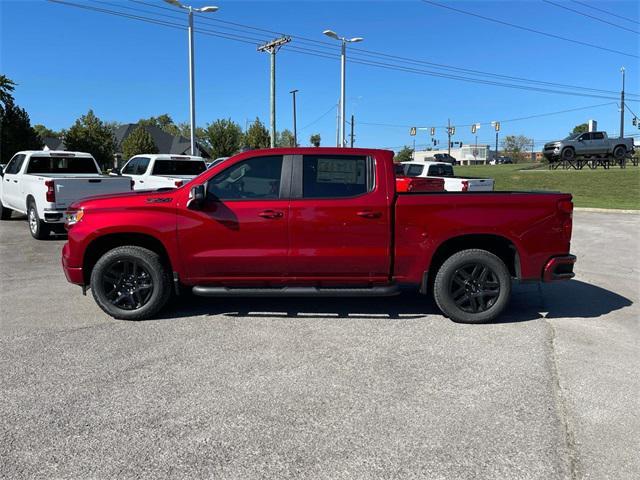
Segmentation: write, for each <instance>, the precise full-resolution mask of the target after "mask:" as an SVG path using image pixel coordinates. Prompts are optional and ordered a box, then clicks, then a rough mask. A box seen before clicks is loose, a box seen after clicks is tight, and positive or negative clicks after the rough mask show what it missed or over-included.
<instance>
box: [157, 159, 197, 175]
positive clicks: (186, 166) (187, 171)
mask: <svg viewBox="0 0 640 480" xmlns="http://www.w3.org/2000/svg"><path fill="white" fill-rule="evenodd" d="M206 169H207V164H206V163H204V161H199V160H156V163H155V165H154V166H153V172H151V174H152V175H169V176H171V175H200V174H201V173H202V172H204V171H205V170H206Z"/></svg>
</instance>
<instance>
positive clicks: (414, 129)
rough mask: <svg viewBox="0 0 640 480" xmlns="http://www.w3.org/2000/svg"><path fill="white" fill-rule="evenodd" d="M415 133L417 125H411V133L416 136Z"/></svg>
mask: <svg viewBox="0 0 640 480" xmlns="http://www.w3.org/2000/svg"><path fill="white" fill-rule="evenodd" d="M415 134H416V127H411V130H409V135H411V136H415Z"/></svg>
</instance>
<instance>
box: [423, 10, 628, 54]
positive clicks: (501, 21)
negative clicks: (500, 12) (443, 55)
mask: <svg viewBox="0 0 640 480" xmlns="http://www.w3.org/2000/svg"><path fill="white" fill-rule="evenodd" d="M422 1H423V2H424V3H427V4H429V5H433V6H435V7H440V8H446V9H447V10H451V11H454V12H458V13H462V14H463V15H469V16H471V17H476V18H480V19H482V20H486V21H488V22H493V23H499V24H501V25H506V26H508V27H511V28H517V29H519V30H524V31H526V32H530V33H536V34H538V35H544V36H546V37H550V38H555V39H557V40H564V41H565V42H571V43H575V44H578V45H582V46H585V47H591V48H597V49H598V50H604V51H607V52H612V53H617V54H620V55H625V56H627V57H633V58H640V57H639V56H638V55H634V54H633V53H626V52H622V51H620V50H614V49H612V48H607V47H602V46H600V45H595V44H593V43H588V42H583V41H581V40H574V39H572V38H567V37H561V36H560V35H556V34H554V33H548V32H543V31H541V30H536V29H534V28H530V27H523V26H522V25H516V24H515V23H510V22H505V21H504V20H498V19H497V18H491V17H486V16H484V15H480V14H478V13H473V12H468V11H466V10H460V9H459V8H454V7H451V6H449V5H442V4H441V3H437V2H432V1H431V0H422Z"/></svg>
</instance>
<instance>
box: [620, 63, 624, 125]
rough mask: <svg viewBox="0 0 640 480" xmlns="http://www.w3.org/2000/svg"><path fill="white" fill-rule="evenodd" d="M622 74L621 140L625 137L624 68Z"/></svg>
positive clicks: (621, 70) (621, 69)
mask: <svg viewBox="0 0 640 480" xmlns="http://www.w3.org/2000/svg"><path fill="white" fill-rule="evenodd" d="M620 72H621V73H622V91H621V92H620V138H622V137H624V67H622V68H620Z"/></svg>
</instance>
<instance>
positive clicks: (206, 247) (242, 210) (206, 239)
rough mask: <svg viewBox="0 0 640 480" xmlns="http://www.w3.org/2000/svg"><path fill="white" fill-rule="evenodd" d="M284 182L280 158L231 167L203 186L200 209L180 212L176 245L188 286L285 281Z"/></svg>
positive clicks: (286, 171) (287, 165)
mask: <svg viewBox="0 0 640 480" xmlns="http://www.w3.org/2000/svg"><path fill="white" fill-rule="evenodd" d="M283 167H284V168H283ZM287 176H288V178H287ZM290 176H291V167H290V159H289V160H288V161H287V162H284V161H283V157H282V156H269V157H257V158H251V159H249V160H245V161H240V162H235V163H233V164H230V165H229V166H227V168H225V170H223V171H222V172H220V173H218V174H217V175H215V176H214V177H213V178H212V179H211V180H210V181H209V182H208V184H207V192H208V193H207V199H206V201H205V203H204V204H203V205H202V206H201V207H199V208H196V209H189V210H184V211H181V212H180V215H179V216H178V235H179V241H180V245H181V249H182V254H183V258H184V260H185V263H186V267H187V271H188V272H189V277H190V278H191V279H192V280H193V281H194V282H204V283H211V282H223V283H224V284H229V285H233V284H238V285H240V284H241V285H246V284H253V283H256V284H262V283H261V282H269V281H277V280H278V279H282V278H283V277H285V276H286V274H287V262H288V256H287V255H288V249H289V237H288V223H289V199H288V198H287V197H288V194H289V192H288V189H289V185H290Z"/></svg>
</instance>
